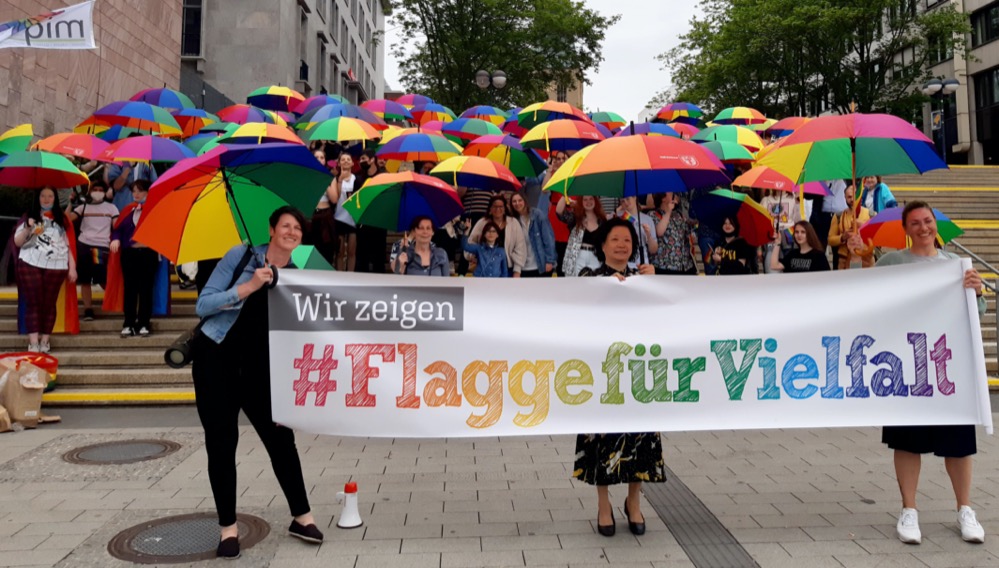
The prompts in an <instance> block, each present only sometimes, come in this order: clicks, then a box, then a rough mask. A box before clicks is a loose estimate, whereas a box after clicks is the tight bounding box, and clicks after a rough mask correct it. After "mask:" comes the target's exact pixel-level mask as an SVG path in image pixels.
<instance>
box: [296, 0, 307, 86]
mask: <svg viewBox="0 0 999 568" xmlns="http://www.w3.org/2000/svg"><path fill="white" fill-rule="evenodd" d="M298 14H299V20H298V56H299V59H301V60H302V64H303V65H304V66H305V68H306V72H305V74H306V75H305V77H302V80H303V81H308V80H309V78H308V63H307V61H308V60H309V53H308V49H309V37H308V29H309V15H308V14H306V13H305V10H302V9H300V10H299V12H298Z"/></svg>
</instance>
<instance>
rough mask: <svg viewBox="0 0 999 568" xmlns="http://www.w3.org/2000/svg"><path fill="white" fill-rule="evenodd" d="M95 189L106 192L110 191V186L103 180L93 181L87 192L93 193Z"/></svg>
mask: <svg viewBox="0 0 999 568" xmlns="http://www.w3.org/2000/svg"><path fill="white" fill-rule="evenodd" d="M95 189H103V190H104V191H107V190H108V184H107V183H105V182H104V180H102V179H95V180H91V181H90V188H89V189H88V190H87V191H88V192H91V191H93V190H95Z"/></svg>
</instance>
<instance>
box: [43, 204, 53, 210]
mask: <svg viewBox="0 0 999 568" xmlns="http://www.w3.org/2000/svg"><path fill="white" fill-rule="evenodd" d="M42 211H52V206H51V205H42Z"/></svg>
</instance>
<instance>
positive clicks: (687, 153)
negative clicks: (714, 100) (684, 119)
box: [544, 136, 729, 197]
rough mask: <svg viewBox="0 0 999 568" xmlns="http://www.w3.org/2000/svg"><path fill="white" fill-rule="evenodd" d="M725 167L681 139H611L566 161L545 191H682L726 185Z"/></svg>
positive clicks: (620, 194) (626, 193) (627, 194)
mask: <svg viewBox="0 0 999 568" xmlns="http://www.w3.org/2000/svg"><path fill="white" fill-rule="evenodd" d="M724 167H725V166H724V165H723V164H722V163H721V162H720V161H718V158H716V157H715V156H714V154H712V153H711V152H709V151H707V150H705V149H704V148H702V147H700V146H698V145H697V144H694V143H693V142H688V141H686V140H680V139H679V138H673V137H670V136H626V137H623V138H609V139H607V140H604V141H603V142H601V143H599V144H595V145H593V146H589V147H587V148H583V149H582V150H580V151H579V152H577V153H576V154H575V155H573V156H572V157H570V158H569V159H568V160H566V161H565V163H564V164H562V167H561V168H559V169H558V171H556V172H555V173H554V174H553V175H552V177H551V178H550V179H549V180H548V183H546V184H545V187H544V189H546V190H549V191H553V192H554V191H557V192H559V193H563V194H565V195H602V196H606V197H631V196H642V195H647V194H650V193H660V192H663V191H672V192H682V191H688V190H691V189H702V188H709V187H717V186H719V185H728V183H729V178H728V176H727V175H725V170H724Z"/></svg>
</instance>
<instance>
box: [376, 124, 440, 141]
mask: <svg viewBox="0 0 999 568" xmlns="http://www.w3.org/2000/svg"><path fill="white" fill-rule="evenodd" d="M406 134H429V135H430V136H444V134H443V133H442V132H441V131H440V130H432V129H428V128H423V127H422V126H414V127H412V128H394V129H389V130H385V131H383V132H382V139H381V140H380V141H379V142H380V143H381V145H383V146H384V145H385V144H387V143H388V142H389V140H392V139H393V138H398V137H399V136H405V135H406Z"/></svg>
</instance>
